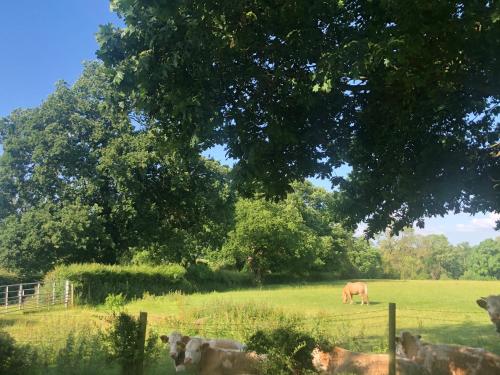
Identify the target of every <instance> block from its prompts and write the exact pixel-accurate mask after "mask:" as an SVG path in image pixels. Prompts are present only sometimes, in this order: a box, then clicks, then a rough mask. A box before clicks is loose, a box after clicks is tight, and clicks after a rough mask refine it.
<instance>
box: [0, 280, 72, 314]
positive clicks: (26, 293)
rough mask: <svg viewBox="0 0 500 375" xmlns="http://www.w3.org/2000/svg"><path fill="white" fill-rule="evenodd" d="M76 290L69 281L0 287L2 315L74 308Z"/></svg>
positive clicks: (0, 311)
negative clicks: (55, 308) (56, 308)
mask: <svg viewBox="0 0 500 375" xmlns="http://www.w3.org/2000/svg"><path fill="white" fill-rule="evenodd" d="M73 302H74V289H73V284H72V283H71V282H69V280H65V281H63V282H52V283H48V284H44V283H42V282H32V283H21V284H11V285H0V314H7V313H12V312H17V311H20V310H23V311H24V310H27V311H29V310H40V309H50V308H53V307H56V306H57V307H60V306H64V307H65V308H68V307H70V306H73Z"/></svg>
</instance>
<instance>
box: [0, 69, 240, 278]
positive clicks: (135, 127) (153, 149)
mask: <svg viewBox="0 0 500 375" xmlns="http://www.w3.org/2000/svg"><path fill="white" fill-rule="evenodd" d="M115 103H116V98H115V97H114V92H113V89H112V86H111V84H110V82H109V80H108V76H107V75H105V74H104V68H103V66H102V65H101V64H98V63H90V64H88V65H87V66H86V67H85V70H84V72H83V74H82V76H81V77H80V79H79V80H78V81H77V82H76V83H75V84H74V85H73V86H72V87H69V86H68V85H66V84H64V83H60V84H59V85H58V86H57V88H56V91H55V92H54V93H53V94H52V95H50V96H49V98H48V99H47V100H46V101H45V102H44V103H43V104H42V105H41V106H39V107H37V108H33V109H25V110H16V111H14V112H13V113H12V114H11V115H10V116H8V117H6V118H3V119H0V135H1V143H2V145H3V154H2V155H1V157H0V263H1V264H4V265H6V266H8V267H9V268H11V269H16V270H19V271H21V272H22V273H39V272H43V271H46V270H47V269H49V268H50V267H52V266H53V265H54V264H57V263H68V262H84V261H98V262H105V263H114V262H117V261H118V260H120V259H121V258H122V257H123V256H125V257H127V256H128V257H130V256H132V255H133V254H132V253H133V252H134V251H135V250H137V249H143V248H145V249H148V250H150V251H151V253H152V256H155V257H156V258H157V260H160V261H186V262H189V261H192V259H194V258H195V257H196V256H198V255H199V254H202V253H203V252H206V251H207V249H210V248H216V247H220V246H221V245H222V243H223V241H224V239H225V235H226V232H227V231H228V226H229V225H230V224H231V223H232V212H233V206H232V202H233V195H234V194H233V193H232V190H231V189H230V186H229V176H228V170H227V168H225V167H222V166H221V165H220V164H219V163H217V162H215V161H212V160H206V159H204V158H202V157H200V156H198V155H185V154H182V153H180V152H177V151H176V150H175V149H174V148H172V147H170V145H169V141H168V139H166V138H165V137H162V136H158V135H157V134H158V129H157V128H156V126H155V123H154V122H152V121H150V120H149V118H148V117H147V116H142V115H139V113H138V112H131V111H129V110H127V109H128V104H127V103H125V104H124V105H122V106H121V107H120V106H116V105H115ZM122 104H123V103H122Z"/></svg>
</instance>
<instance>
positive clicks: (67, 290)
mask: <svg viewBox="0 0 500 375" xmlns="http://www.w3.org/2000/svg"><path fill="white" fill-rule="evenodd" d="M68 301H69V280H66V281H65V283H64V308H66V309H67V308H68Z"/></svg>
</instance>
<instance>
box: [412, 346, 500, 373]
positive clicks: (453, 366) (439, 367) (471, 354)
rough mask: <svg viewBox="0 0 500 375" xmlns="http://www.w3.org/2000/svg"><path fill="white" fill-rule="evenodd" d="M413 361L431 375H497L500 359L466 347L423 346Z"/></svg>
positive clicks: (485, 352)
mask: <svg viewBox="0 0 500 375" xmlns="http://www.w3.org/2000/svg"><path fill="white" fill-rule="evenodd" d="M415 361H416V362H417V363H419V364H421V365H423V366H424V367H425V368H426V369H427V370H428V371H429V372H430V373H432V374H433V375H434V374H435V375H499V374H500V357H499V356H497V355H496V354H493V353H490V352H487V351H485V350H483V349H478V348H470V347H466V346H453V345H432V344H423V345H422V347H421V348H420V350H419V353H418V355H417V356H416V358H415Z"/></svg>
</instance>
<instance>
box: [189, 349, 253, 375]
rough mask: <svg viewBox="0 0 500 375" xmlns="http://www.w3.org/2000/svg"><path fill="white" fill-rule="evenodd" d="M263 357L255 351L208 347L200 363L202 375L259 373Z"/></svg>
mask: <svg viewBox="0 0 500 375" xmlns="http://www.w3.org/2000/svg"><path fill="white" fill-rule="evenodd" d="M260 360H261V357H260V356H258V355H257V354H256V353H254V352H237V351H227V350H220V349H213V348H211V347H208V348H206V349H204V350H203V352H202V355H201V360H200V364H199V373H200V375H230V374H235V375H238V374H258V369H259V362H260Z"/></svg>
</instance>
